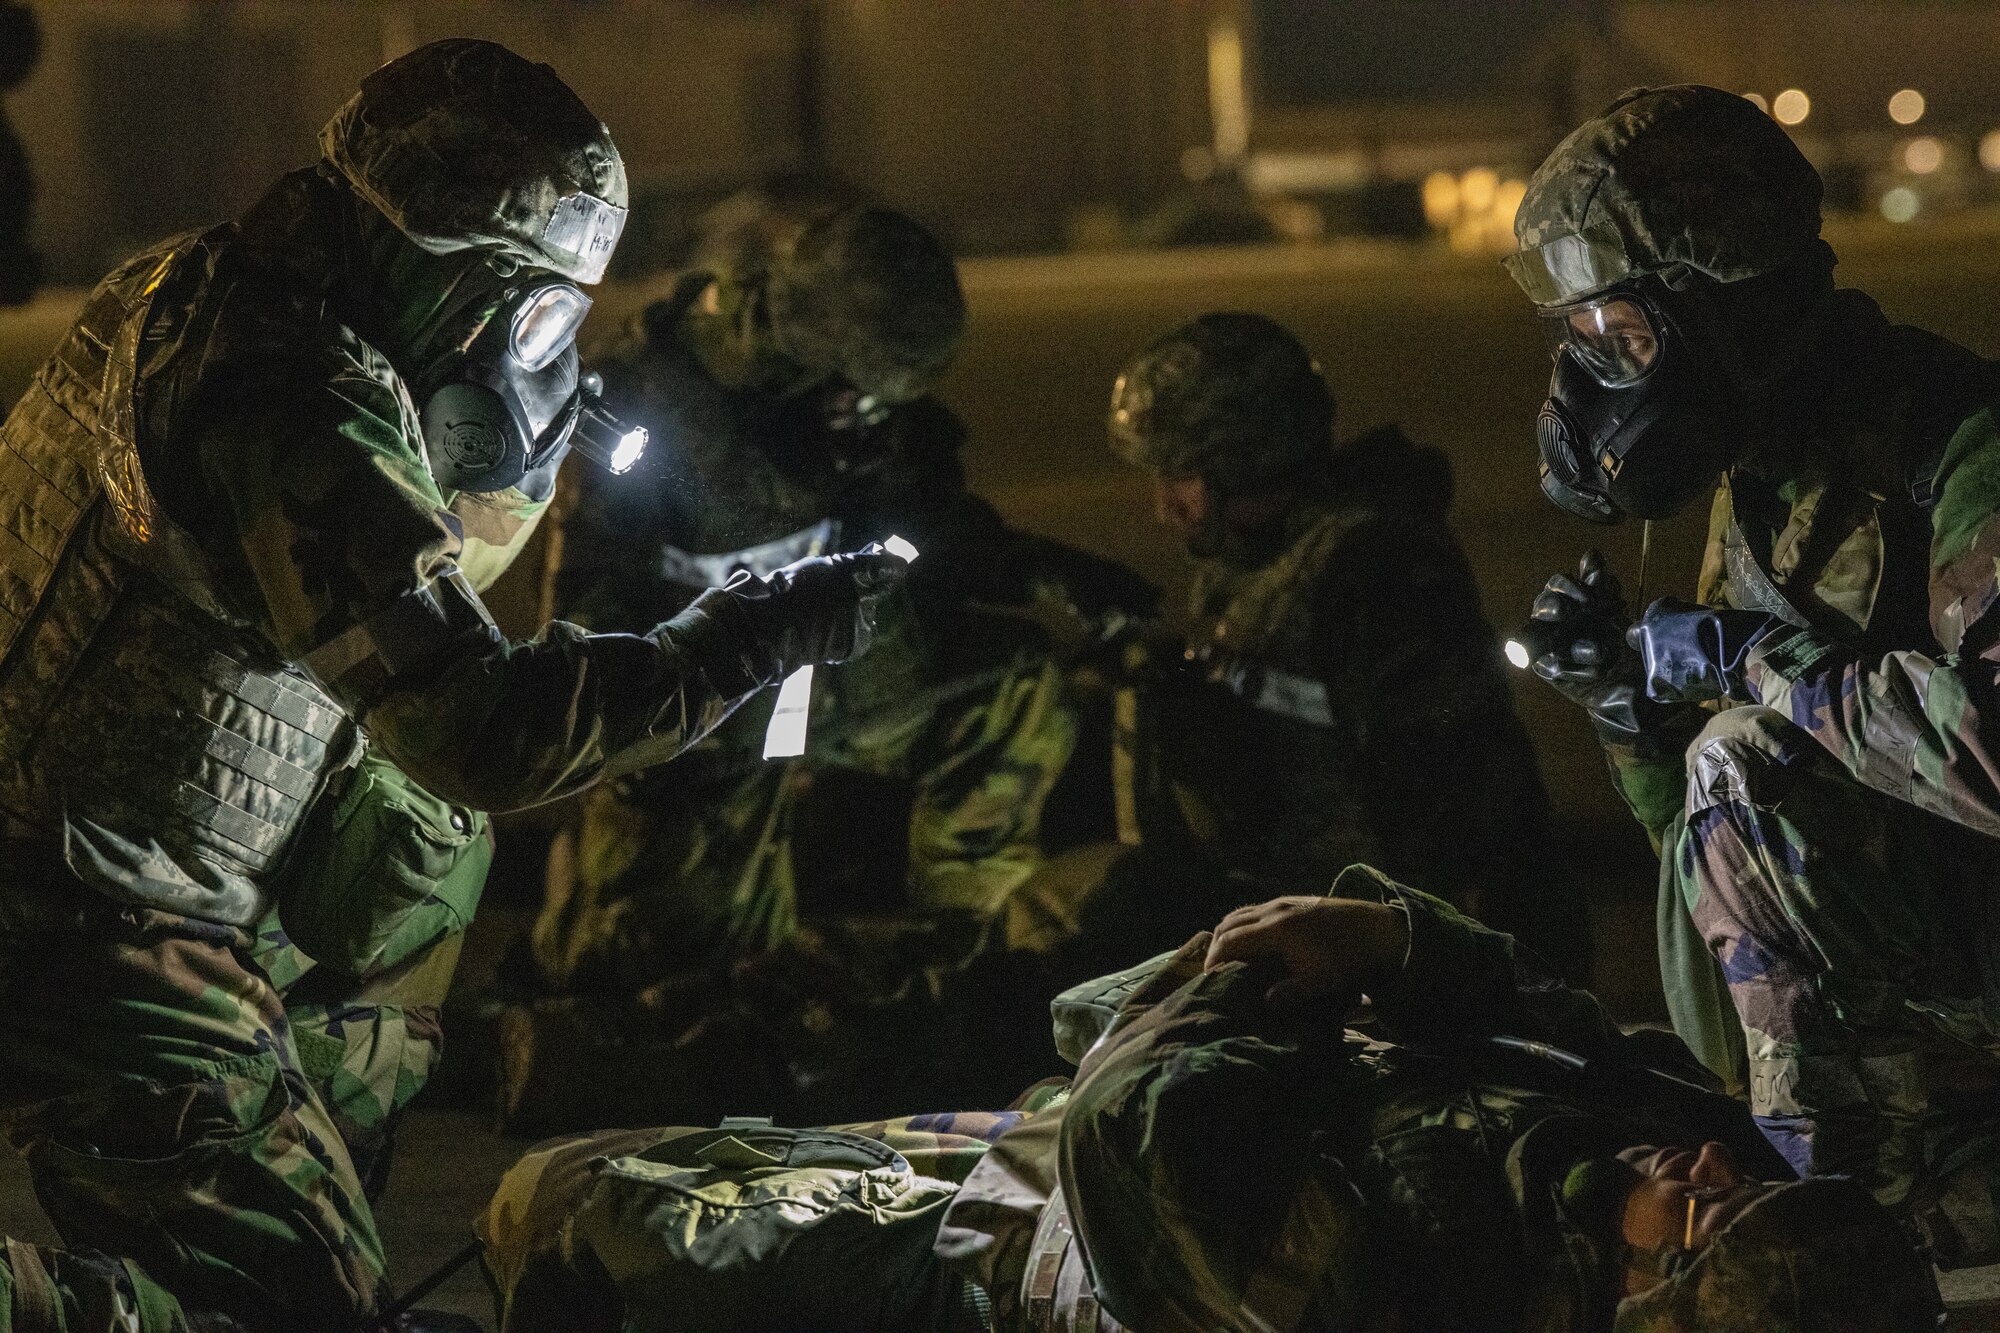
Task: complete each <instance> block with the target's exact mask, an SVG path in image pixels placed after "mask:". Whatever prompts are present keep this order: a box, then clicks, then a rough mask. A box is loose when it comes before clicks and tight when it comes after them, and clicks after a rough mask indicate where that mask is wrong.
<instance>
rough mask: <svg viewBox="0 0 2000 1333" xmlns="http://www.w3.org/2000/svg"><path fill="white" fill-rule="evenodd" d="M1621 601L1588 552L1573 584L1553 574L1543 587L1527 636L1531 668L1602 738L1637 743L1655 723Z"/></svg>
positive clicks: (1597, 557)
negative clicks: (1628, 638)
mask: <svg viewBox="0 0 2000 1333" xmlns="http://www.w3.org/2000/svg"><path fill="white" fill-rule="evenodd" d="M1628 619H1629V617H1628V616H1627V615H1626V614H1625V597H1624V593H1623V591H1622V590H1621V589H1620V588H1619V586H1618V579H1617V577H1616V576H1614V575H1613V574H1612V573H1611V571H1610V570H1609V569H1607V568H1606V567H1605V564H1604V555H1603V553H1602V552H1599V551H1594V550H1593V551H1587V552H1585V553H1584V557H1583V559H1582V560H1581V561H1580V562H1579V563H1578V565H1577V570H1576V577H1575V578H1571V577H1570V576H1569V575H1567V574H1556V575H1552V576H1551V577H1550V578H1549V581H1548V582H1547V583H1546V584H1544V585H1543V587H1542V591H1541V593H1540V594H1539V595H1538V596H1537V597H1536V598H1535V605H1534V610H1533V611H1532V612H1531V613H1530V614H1529V623H1528V627H1527V631H1526V635H1527V641H1528V643H1529V650H1530V651H1531V652H1532V653H1533V654H1534V657H1533V658H1532V660H1531V661H1530V662H1529V664H1528V665H1529V667H1530V668H1531V669H1532V670H1533V671H1534V673H1535V674H1536V675H1537V676H1540V677H1541V678H1542V679H1543V680H1545V681H1547V682H1548V683H1549V684H1551V685H1553V686H1555V687H1556V690H1557V691H1558V692H1559V693H1560V694H1561V695H1562V696H1563V697H1564V698H1566V699H1568V700H1570V702H1572V703H1575V704H1577V705H1579V706H1581V707H1582V708H1583V709H1584V710H1585V711H1587V712H1588V713H1589V714H1590V720H1591V721H1592V722H1593V723H1595V724H1596V725H1597V727H1598V729H1599V730H1600V731H1606V732H1612V733H1617V734H1623V735H1637V734H1638V733H1640V732H1642V731H1646V730H1649V729H1650V728H1651V727H1652V726H1653V725H1654V723H1655V721H1656V719H1655V718H1654V717H1653V712H1654V711H1655V710H1653V709H1652V708H1650V707H1649V706H1648V703H1647V700H1646V697H1645V693H1644V691H1643V689H1642V688H1641V686H1642V681H1641V678H1640V674H1639V658H1638V654H1637V652H1636V651H1635V650H1633V649H1632V648H1630V647H1628V646H1627V644H1626V641H1625V627H1626V624H1627V622H1628Z"/></svg>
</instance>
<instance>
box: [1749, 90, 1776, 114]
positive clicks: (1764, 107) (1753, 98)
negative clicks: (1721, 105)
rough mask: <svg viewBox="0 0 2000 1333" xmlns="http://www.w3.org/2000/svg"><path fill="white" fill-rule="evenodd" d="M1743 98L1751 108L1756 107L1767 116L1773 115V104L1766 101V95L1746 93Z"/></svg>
mask: <svg viewBox="0 0 2000 1333" xmlns="http://www.w3.org/2000/svg"><path fill="white" fill-rule="evenodd" d="M1743 97H1744V100H1745V101H1747V102H1749V103H1750V105H1751V106H1754V107H1756V108H1757V109H1758V110H1759V111H1761V112H1763V113H1764V114H1765V115H1767V116H1768V115H1770V114H1771V104H1770V103H1769V102H1767V101H1765V100H1764V94H1762V93H1745V94H1743Z"/></svg>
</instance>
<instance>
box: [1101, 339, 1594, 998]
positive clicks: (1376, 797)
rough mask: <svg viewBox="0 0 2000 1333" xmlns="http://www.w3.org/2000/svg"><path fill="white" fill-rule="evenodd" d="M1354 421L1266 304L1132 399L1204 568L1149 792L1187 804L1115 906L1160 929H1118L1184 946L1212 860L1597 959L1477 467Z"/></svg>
mask: <svg viewBox="0 0 2000 1333" xmlns="http://www.w3.org/2000/svg"><path fill="white" fill-rule="evenodd" d="M1333 422H1334V398H1333V393H1332V391H1331V390H1330V389H1329V387H1328V385H1327V382H1326V378H1325V376H1324V375H1323V374H1322V373H1321V371H1320V368H1319V366H1318V364H1317V363H1316V362H1314V360H1313V359H1312V357H1311V355H1310V354H1309V353H1308V352H1307V351H1306V349H1305V347H1304V346H1303V345H1301V344H1300V342H1299V341H1298V340H1297V339H1296V338H1294V337H1293V336H1292V335H1291V334H1290V333H1288V332H1286V331H1285V330H1284V329H1283V328H1281V327H1280V326H1279V325H1277V324H1275V323H1273V322H1272V321H1270V320H1268V319H1266V318H1264V317H1263V316H1261V315H1253V314H1244V313H1233V312H1231V313H1216V314H1208V315H1203V316H1202V317H1201V318H1199V319H1197V320H1195V321H1193V322H1192V323H1190V324H1187V325H1184V326H1182V327H1181V328H1178V329H1175V330H1174V331H1173V332H1171V333H1168V334H1166V335H1165V336H1163V337H1161V338H1160V339H1158V340H1157V341H1155V342H1154V343H1153V344H1152V345H1151V346H1150V347H1147V348H1146V349H1145V350H1144V351H1142V352H1140V353H1139V354H1137V355H1136V356H1134V357H1133V358H1132V360H1131V361H1130V362H1129V363H1127V365H1126V366H1125V369H1124V371H1123V373H1121V374H1120V375H1119V377H1118V380H1117V383H1116V385H1115V386H1114V387H1113V389H1112V393H1111V411H1110V422H1109V427H1110V437H1111V447H1112V449H1113V450H1114V451H1115V452H1116V453H1117V454H1118V455H1119V457H1120V458H1122V459H1124V460H1125V461H1126V462H1128V463H1131V464H1134V465H1135V466H1138V467H1140V468H1143V469H1145V471H1146V472H1147V473H1148V474H1149V475H1150V477H1151V479H1152V484H1153V493H1154V497H1155V508H1156V511H1157V513H1158V517H1159V519H1160V521H1161V522H1162V523H1163V524H1165V525H1166V526H1168V527H1169V528H1171V529H1172V530H1173V532H1174V533H1175V534H1176V535H1177V536H1179V537H1180V538H1181V540H1182V541H1183V542H1184V543H1185V545H1186V547H1187V550H1188V553H1189V554H1190V555H1191V556H1192V557H1194V560H1195V577H1194V584H1193V589H1192V593H1191V597H1190V601H1189V608H1188V609H1189V620H1190V622H1191V624H1192V626H1193V636H1192V642H1191V644H1190V646H1189V647H1188V648H1187V650H1186V653H1185V658H1186V662H1185V665H1182V662H1181V658H1182V654H1181V653H1180V652H1179V651H1176V649H1177V647H1178V645H1171V644H1170V645H1167V646H1166V651H1165V656H1166V657H1167V659H1168V661H1169V663H1170V664H1171V665H1172V666H1173V667H1174V668H1175V669H1173V670H1171V671H1168V672H1164V673H1161V674H1160V675H1159V676H1158V677H1156V678H1155V679H1154V681H1153V682H1152V684H1151V685H1150V687H1147V688H1145V689H1143V690H1142V696H1143V697H1142V701H1141V710H1140V711H1141V712H1142V714H1143V715H1144V716H1145V724H1144V725H1143V727H1142V732H1141V734H1142V735H1143V736H1144V737H1145V738H1147V741H1148V742H1149V743H1148V744H1147V745H1145V747H1144V748H1145V750H1146V755H1145V756H1144V758H1146V759H1147V760H1148V761H1149V763H1148V764H1147V767H1148V768H1154V767H1156V768H1157V772H1154V773H1151V774H1150V775H1149V776H1148V777H1146V778H1142V779H1141V780H1140V782H1139V784H1138V785H1139V786H1140V787H1141V793H1140V795H1139V797H1135V804H1137V805H1140V806H1142V808H1149V809H1160V810H1163V811H1171V812H1175V814H1178V815H1179V816H1180V817H1179V818H1175V817H1174V816H1173V815H1171V814H1163V815H1162V816H1161V817H1160V818H1157V819H1153V820H1141V821H1140V822H1141V825H1142V827H1141V830H1140V836H1141V839H1142V841H1145V840H1149V841H1152V842H1153V843H1154V846H1155V854H1154V855H1151V856H1141V857H1138V858H1134V859H1133V860H1132V861H1131V862H1130V863H1129V864H1124V865H1121V866H1120V867H1119V869H1118V870H1117V871H1116V872H1115V873H1114V878H1115V879H1116V880H1120V881H1122V880H1130V881H1132V894H1124V893H1122V892H1121V890H1120V887H1119V885H1118V884H1117V883H1114V884H1113V885H1111V886H1108V887H1107V889H1106V891H1105V897H1104V898H1103V900H1102V901H1100V902H1099V903H1097V904H1096V905H1095V906H1094V907H1093V908H1092V909H1091V911H1092V913H1094V914H1108V913H1112V912H1115V911H1117V906H1118V901H1119V899H1120V898H1121V897H1123V896H1133V895H1136V899H1137V902H1138V907H1139V910H1140V911H1141V912H1143V913H1144V914H1146V915H1148V916H1150V917H1151V918H1152V924H1151V925H1150V927H1144V926H1140V925H1137V924H1134V923H1123V922H1121V923H1120V924H1119V925H1118V926H1117V927H1116V928H1108V929H1106V930H1104V931H1103V932H1102V933H1103V934H1105V936H1106V937H1107V939H1109V940H1115V941H1117V942H1118V943H1119V944H1121V945H1122V946H1123V947H1125V948H1128V949H1129V948H1131V947H1133V944H1134V938H1133V934H1132V932H1133V931H1134V930H1135V929H1151V930H1154V931H1157V932H1164V933H1162V934H1155V935H1153V936H1151V937H1150V940H1149V942H1151V943H1155V944H1157V945H1159V946H1162V947H1164V946H1165V945H1166V944H1169V943H1171V942H1173V940H1174V939H1176V938H1179V937H1181V936H1183V935H1185V933H1186V931H1188V930H1189V929H1192V928H1193V927H1194V926H1196V925H1198V924H1200V922H1201V921H1202V920H1204V919H1205V917H1204V915H1203V913H1202V911H1201V910H1199V909H1196V908H1194V907H1192V906H1190V907H1189V908H1187V909H1185V910H1181V911H1179V912H1167V911H1162V910H1160V909H1161V907H1162V903H1163V889H1162V886H1163V885H1164V884H1166V883H1170V882H1179V881H1180V880H1182V879H1184V878H1187V876H1186V875H1184V874H1183V875H1177V874H1175V873H1174V870H1175V867H1176V866H1179V867H1181V868H1183V869H1184V870H1189V871H1190V873H1192V875H1193V877H1194V882H1195V884H1196V885H1198V886H1206V887H1207V888H1208V889H1209V890H1210V891H1212V889H1213V887H1214V885H1215V884H1216V883H1217V878H1216V876H1215V875H1214V874H1213V873H1211V872H1210V870H1209V869H1208V867H1209V866H1214V867H1219V868H1221V869H1222V870H1224V871H1226V872H1228V873H1229V874H1231V875H1234V876H1236V877H1238V878H1239V879H1240V880H1243V881H1247V886H1246V887H1243V888H1239V889H1238V890H1237V892H1236V894H1235V896H1234V898H1233V899H1232V900H1231V901H1232V902H1240V901H1242V900H1243V899H1244V898H1246V897H1249V896H1254V895H1255V894H1256V893H1257V891H1258V890H1259V889H1262V890H1264V891H1269V890H1272V889H1304V888H1308V887H1314V886H1318V885H1321V884H1325V883H1327V882H1329V881H1330V880H1331V879H1332V877H1333V876H1334V875H1336V874H1338V873H1339V872H1340V871H1341V870H1342V869H1343V868H1344V867H1346V866H1348V865H1351V864H1353V863H1355V862H1357V861H1366V862H1368V863H1370V864H1377V865H1380V866H1382V867H1383V868H1384V869H1385V870H1388V871H1389V872H1391V873H1393V874H1396V875H1398V876H1400V877H1402V878H1404V879H1406V880H1408V881H1410V882H1412V883H1417V884H1422V885H1424V886H1425V887H1426V888H1427V889H1429V890H1431V891H1433V892H1436V893H1439V894H1441V895H1443V896H1444V897H1446V898H1448V899H1451V900H1452V901H1454V902H1456V903H1458V904H1460V905H1461V906H1463V907H1465V908H1466V909H1467V910H1469V911H1476V912H1478V913H1480V914H1481V915H1482V916H1483V917H1485V918H1486V919H1489V920H1491V921H1492V922H1494V924H1495V925H1496V926H1499V927H1502V928H1504V929H1508V930H1511V931H1513V932H1515V933H1517V934H1519V935H1521V936H1522V937H1524V938H1526V939H1528V940H1529V941H1530V942H1531V943H1533V944H1534V945H1535V946H1536V947H1538V948H1541V949H1543V950H1545V952H1546V953H1547V954H1548V955H1549V957H1550V958H1551V959H1553V960H1555V961H1556V962H1557V963H1559V964H1560V965H1561V966H1562V967H1563V968H1564V969H1565V970H1574V971H1577V972H1581V971H1582V970H1583V969H1585V968H1587V966H1588V963H1587V956H1586V934H1585V932H1584V931H1583V930H1582V929H1580V928H1579V923H1580V922H1581V919H1582V918H1581V916H1580V914H1579V913H1578V911H1577V907H1576V903H1575V902H1574V901H1571V900H1568V899H1567V898H1566V895H1565V893H1564V888H1565V884H1564V875H1563V872H1562V867H1561V864H1560V858H1559V857H1558V856H1557V855H1555V854H1554V852H1553V850H1552V849H1553V848H1554V847H1555V845H1556V840H1555V839H1554V838H1553V836H1552V835H1551V831H1550V825H1549V818H1550V817H1549V807H1548V798H1547V796H1546V795H1545V793H1544V792H1543V789H1542V785H1541V779H1540V776H1539V774H1538V773H1537V772H1536V767H1535V759H1534V754H1533V751H1532V749H1531V748H1530V746H1529V743H1528V737H1527V733H1526V732H1525V731H1523V730H1522V728H1521V724H1520V722H1519V721H1518V720H1517V719H1516V718H1515V716H1514V710H1513V703H1512V700H1511V698H1510V697H1509V694H1508V688H1507V682H1506V679H1505V672H1504V670H1503V668H1502V666H1501V658H1500V653H1499V647H1498V640H1497V638H1496V637H1495V635H1494V633H1493V631H1492V628H1491V626H1490V625H1488V623H1487V621H1486V617H1485V614H1484V612H1483V611H1482V610H1481V609H1480V604H1479V590H1478V587H1477V586H1476V584H1475V583H1474V582H1473V578H1472V571H1471V568H1470V567H1469V566H1468V565H1467V564H1466V560H1465V555H1464V552H1463V551H1461V550H1460V548H1459V545H1458V540H1457V538H1456V537H1455V536H1454V534H1453V533H1452V530H1451V526H1450V522H1449V520H1448V518H1447V511H1448V509H1449V506H1450V503H1451V494H1452V475H1451V465H1450V463H1449V462H1448V461H1447V460H1446V458H1445V456H1444V455H1443V454H1442V453H1441V452H1440V451H1438V450H1437V449H1434V448H1430V447H1426V446H1423V445H1418V444H1416V443H1413V442H1412V441H1411V440H1409V439H1408V438H1407V437H1406V436H1404V435H1403V433H1402V432H1401V431H1400V430H1398V429H1397V428H1396V427H1394V426H1383V427H1380V428H1378V429H1375V430H1372V431H1369V432H1366V433H1364V434H1362V435H1359V436H1357V437H1355V438H1352V439H1348V440H1336V439H1335V438H1334V435H1333ZM1182 833H1185V835H1186V837H1182V836H1180V835H1181V834H1182ZM1189 839H1191V840H1192V842H1193V843H1194V844H1195V848H1196V855H1195V858H1194V859H1195V860H1200V861H1203V862H1205V863H1206V864H1205V865H1204V866H1203V868H1202V869H1200V870H1192V866H1193V861H1191V860H1190V857H1189V850H1188V847H1187V846H1186V842H1187V841H1188V840H1189ZM1177 844H1178V845H1177ZM1229 905H1230V902H1223V903H1210V904H1208V905H1207V906H1206V910H1207V912H1208V913H1210V914H1212V913H1213V912H1214V911H1216V910H1219V909H1220V908H1222V907H1226V906H1229Z"/></svg>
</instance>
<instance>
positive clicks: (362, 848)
mask: <svg viewBox="0 0 2000 1333" xmlns="http://www.w3.org/2000/svg"><path fill="white" fill-rule="evenodd" d="M492 864H493V842H492V840H491V839H490V838H489V837H488V836H487V821H486V815H485V814H484V813H483V812H481V811H477V810H468V809H466V808H465V807H464V806H457V805H452V804H450V803H449V802H447V801H442V800H439V799H438V798H437V797H435V796H433V795H431V794H430V793H429V792H427V791H425V790H424V789H423V788H422V787H420V786H418V785H417V784H416V782H415V781H414V780H413V779H412V778H410V777H409V775H407V774H405V773H404V772H403V771H402V770H401V769H399V768H397V767H396V766H395V765H394V764H392V763H390V762H389V761H388V760H387V759H383V758H381V757H379V756H377V755H375V754H373V753H370V754H367V755H365V756H363V757H362V759H361V761H360V763H359V764H357V765H356V766H355V767H354V769H353V770H352V771H351V773H350V774H349V775H348V781H347V785H346V787H345V789H344V790H342V791H341V792H340V793H339V794H338V796H337V797H335V798H334V799H332V800H322V801H321V802H320V808H319V809H318V810H316V811H314V812H313V816H312V821H311V823H310V824H309V825H308V826H307V829H306V831H305V834H304V836H303V837H302V838H301V839H300V845H299V847H298V848H297V851H296V852H295V854H294V855H293V858H292V860H291V863H290V865H289V866H288V867H287V868H286V873H285V879H284V883H283V885H282V887H281V888H280V890H279V897H278V921H279V923H280V924H281V925H282V926H283V927H284V931H285V934H286V935H287V936H288V937H289V938H290V940H291V942H292V943H293V944H295V945H297V946H298V948H299V949H300V950H302V951H303V952H305V953H306V954H307V955H309V956H310V957H311V958H312V959H313V961H314V962H316V963H319V964H320V965H322V966H324V967H327V968H330V969H332V970H334V971H336V972H340V973H342V974H344V975H346V976H350V977H360V978H366V977H371V976H375V975H377V974H379V973H382V972H385V971H387V970H388V969H390V968H392V967H395V966H396V965H397V964H399V963H402V962H404V961H406V960H408V959H410V958H412V957H414V956H415V955H416V954H417V953H419V952H420V951H422V950H423V949H425V948H428V947H429V946H431V945H433V944H435V943H437V942H438V941H439V940H441V939H443V938H445V937H446V936H448V935H451V934H454V933H456V932H458V931H461V930H463V929H465V925H466V923H467V922H468V921H470V920H472V914H473V911H474V910H475V909H476V908H477V907H478V906H479V895H480V892H481V891H482V890H483V889H484V888H485V887H486V872H487V870H488V869H489V868H490V867H491V866H492Z"/></svg>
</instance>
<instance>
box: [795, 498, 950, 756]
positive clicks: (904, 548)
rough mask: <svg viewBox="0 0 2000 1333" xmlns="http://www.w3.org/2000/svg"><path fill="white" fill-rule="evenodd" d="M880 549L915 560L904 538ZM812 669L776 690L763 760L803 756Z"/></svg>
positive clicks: (806, 667) (914, 551) (892, 539)
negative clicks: (776, 694)
mask: <svg viewBox="0 0 2000 1333" xmlns="http://www.w3.org/2000/svg"><path fill="white" fill-rule="evenodd" d="M882 549H883V550H885V551H887V552H888V553H889V554H890V555H893V556H895V557H896V558H897V559H899V560H902V561H904V562H906V563H907V562H911V561H914V560H915V559H916V558H917V548H916V546H915V545H914V544H913V543H912V542H911V541H910V540H909V539H908V538H906V537H890V538H888V539H887V540H886V541H884V542H883V543H882ZM812 692H813V669H812V663H810V662H808V663H806V664H805V665H804V666H802V667H800V668H799V669H798V670H797V671H794V672H793V673H792V674H791V675H789V676H787V677H785V680H784V683H783V684H782V685H780V686H778V703H777V706H776V707H775V708H773V709H772V710H771V721H770V724H769V725H768V726H766V727H765V728H764V757H765V758H766V759H792V758H796V757H797V756H799V755H802V754H804V753H805V752H806V722H807V720H808V718H809V716H810V714H811V711H812Z"/></svg>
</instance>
